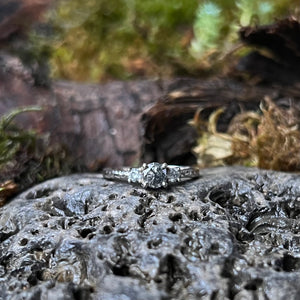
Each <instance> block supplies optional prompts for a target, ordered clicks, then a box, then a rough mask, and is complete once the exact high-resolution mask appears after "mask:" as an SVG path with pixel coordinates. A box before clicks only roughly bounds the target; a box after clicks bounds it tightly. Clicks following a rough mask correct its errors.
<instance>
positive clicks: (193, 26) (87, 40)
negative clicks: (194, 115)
mask: <svg viewBox="0 0 300 300" xmlns="http://www.w3.org/2000/svg"><path fill="white" fill-rule="evenodd" d="M57 3H58V4H57V6H56V7H54V8H53V9H52V10H50V12H49V14H48V20H49V22H50V23H51V24H52V26H53V29H54V32H55V35H54V38H53V39H52V41H51V43H52V45H51V46H52V47H53V49H54V50H53V53H52V54H51V67H52V74H53V76H54V77H59V78H66V79H71V80H79V81H94V82H98V81H100V80H107V79H111V78H120V79H130V78H133V77H137V76H172V75H182V74H184V75H187V74H190V75H191V74H199V73H201V71H203V69H205V68H206V69H208V68H212V67H213V65H214V63H215V62H218V60H219V59H220V57H224V55H225V54H226V53H227V52H230V51H231V50H232V49H233V48H234V47H235V45H236V43H237V40H238V35H237V32H238V29H239V28H240V26H246V25H255V24H267V23H272V22H273V21H274V20H275V18H280V17H285V16H287V15H290V14H293V13H294V10H295V9H298V8H299V4H298V1H296V0H278V1H273V0H262V1H260V0H211V1H204V0H168V1H160V0H86V1H81V0H60V1H58V2H57Z"/></svg>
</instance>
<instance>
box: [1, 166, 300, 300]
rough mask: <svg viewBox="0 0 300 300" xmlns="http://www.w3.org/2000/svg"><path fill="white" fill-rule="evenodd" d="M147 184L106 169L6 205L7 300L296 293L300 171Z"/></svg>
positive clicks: (231, 172)
mask: <svg viewBox="0 0 300 300" xmlns="http://www.w3.org/2000/svg"><path fill="white" fill-rule="evenodd" d="M201 173H202V177H201V178H200V179H197V180H194V181H190V182H188V183H185V184H182V185H178V186H174V187H172V188H170V189H168V190H162V191H145V190H143V189H142V188H139V187H135V186H132V185H129V184H126V183H118V182H117V183H116V182H111V181H106V180H104V179H103V178H102V175H100V174H99V175H97V174H81V175H72V176H68V177H62V178H57V179H53V180H50V181H47V182H45V183H42V184H40V185H37V186H35V187H33V188H31V189H30V190H28V191H26V192H24V193H23V194H21V195H19V196H18V197H16V198H15V199H13V200H12V201H11V202H10V203H9V204H7V205H6V206H5V207H2V208H1V210H0V241H1V244H0V299H1V300H2V299H35V300H36V299H70V300H71V299H74V300H75V299H76V300H78V299H85V300H86V299H103V300H104V299H105V300H107V299H137V300H138V299H146V300H147V299H191V300H193V299H235V300H238V299H272V300H273V299H299V297H300V287H299V281H300V270H299V269H300V243H299V241H300V235H299V225H300V223H299V212H300V176H299V175H297V174H286V173H276V172H271V171H260V170H256V169H246V168H215V169H206V170H203V171H202V172H201Z"/></svg>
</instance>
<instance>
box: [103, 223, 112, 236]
mask: <svg viewBox="0 0 300 300" xmlns="http://www.w3.org/2000/svg"><path fill="white" fill-rule="evenodd" d="M112 231H113V228H112V227H111V226H110V225H105V226H104V227H103V232H104V233H105V234H110V233H112Z"/></svg>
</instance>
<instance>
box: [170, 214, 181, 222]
mask: <svg viewBox="0 0 300 300" xmlns="http://www.w3.org/2000/svg"><path fill="white" fill-rule="evenodd" d="M169 219H170V220H171V221H173V222H177V221H179V220H181V219H182V214H181V213H175V214H169Z"/></svg>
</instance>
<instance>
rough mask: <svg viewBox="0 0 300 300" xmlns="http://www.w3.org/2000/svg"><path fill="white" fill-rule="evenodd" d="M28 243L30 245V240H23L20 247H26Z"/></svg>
mask: <svg viewBox="0 0 300 300" xmlns="http://www.w3.org/2000/svg"><path fill="white" fill-rule="evenodd" d="M27 243H28V240H27V239H22V240H21V241H20V245H21V246H26V245H27Z"/></svg>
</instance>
